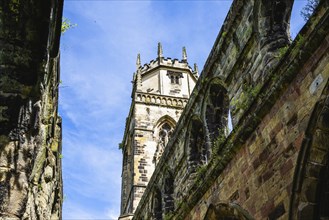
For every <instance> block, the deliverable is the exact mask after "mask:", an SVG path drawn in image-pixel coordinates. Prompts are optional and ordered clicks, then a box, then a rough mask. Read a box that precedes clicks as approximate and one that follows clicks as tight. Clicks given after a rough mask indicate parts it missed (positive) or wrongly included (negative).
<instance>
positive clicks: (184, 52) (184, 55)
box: [182, 47, 187, 62]
mask: <svg viewBox="0 0 329 220" xmlns="http://www.w3.org/2000/svg"><path fill="white" fill-rule="evenodd" d="M182 61H183V62H187V53H186V48H185V47H183V59H182Z"/></svg>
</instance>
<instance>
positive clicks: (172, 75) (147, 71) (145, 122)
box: [119, 43, 198, 219]
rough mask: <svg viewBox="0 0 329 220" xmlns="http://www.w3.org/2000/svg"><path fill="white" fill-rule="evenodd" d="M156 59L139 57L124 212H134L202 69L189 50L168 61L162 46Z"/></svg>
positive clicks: (126, 144)
mask: <svg viewBox="0 0 329 220" xmlns="http://www.w3.org/2000/svg"><path fill="white" fill-rule="evenodd" d="M157 55H158V56H157V58H156V59H155V60H152V61H150V62H149V63H147V64H144V65H143V66H142V65H141V58H140V54H138V55H137V61H136V69H137V70H136V72H135V73H134V76H133V81H132V83H133V89H132V95H131V97H132V103H131V106H130V111H129V115H128V117H127V121H126V128H125V133H124V137H123V141H122V143H121V145H120V147H121V148H122V153H123V168H122V187H121V213H120V217H119V219H132V217H133V213H134V212H135V209H136V208H137V205H138V203H139V201H140V199H141V197H142V195H143V193H144V190H145V188H146V186H147V184H148V182H149V180H150V178H151V176H152V174H153V171H154V169H155V166H156V165H157V163H158V161H159V159H160V158H161V155H162V152H163V150H164V148H165V146H166V144H167V143H168V140H169V138H170V135H171V134H172V132H173V130H174V128H175V125H176V123H177V121H178V120H179V117H180V115H181V113H182V111H183V110H184V107H185V105H186V103H187V101H188V99H189V97H190V94H191V93H192V90H193V88H194V86H195V83H196V81H197V78H198V68H197V66H196V64H195V65H194V69H193V70H192V68H191V67H190V66H189V65H188V62H187V53H186V49H185V47H183V50H182V59H181V60H178V59H171V58H164V57H163V51H162V46H161V43H159V44H158V54H157Z"/></svg>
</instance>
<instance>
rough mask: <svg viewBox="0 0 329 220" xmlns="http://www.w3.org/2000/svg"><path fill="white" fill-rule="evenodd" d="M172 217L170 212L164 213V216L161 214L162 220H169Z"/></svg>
mask: <svg viewBox="0 0 329 220" xmlns="http://www.w3.org/2000/svg"><path fill="white" fill-rule="evenodd" d="M173 217H174V215H173V214H172V213H166V214H165V215H164V216H163V220H170V219H172V218H173Z"/></svg>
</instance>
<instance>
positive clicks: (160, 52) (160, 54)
mask: <svg viewBox="0 0 329 220" xmlns="http://www.w3.org/2000/svg"><path fill="white" fill-rule="evenodd" d="M162 57H163V51H162V45H161V43H160V42H159V43H158V58H162Z"/></svg>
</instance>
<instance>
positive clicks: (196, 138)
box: [187, 116, 209, 172]
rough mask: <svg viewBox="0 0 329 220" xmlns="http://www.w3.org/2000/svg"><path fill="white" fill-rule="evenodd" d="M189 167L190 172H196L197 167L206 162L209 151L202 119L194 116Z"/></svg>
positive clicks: (189, 138) (190, 129)
mask: <svg viewBox="0 0 329 220" xmlns="http://www.w3.org/2000/svg"><path fill="white" fill-rule="evenodd" d="M187 143H188V144H187V149H188V163H189V165H188V168H189V170H190V172H195V171H196V169H197V167H199V166H200V165H203V164H206V163H207V162H208V161H207V160H208V156H209V152H208V150H207V149H206V145H205V134H204V128H203V123H202V121H201V120H200V119H199V118H198V117H197V116H194V117H192V119H191V122H190V124H189V134H188V142H187Z"/></svg>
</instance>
